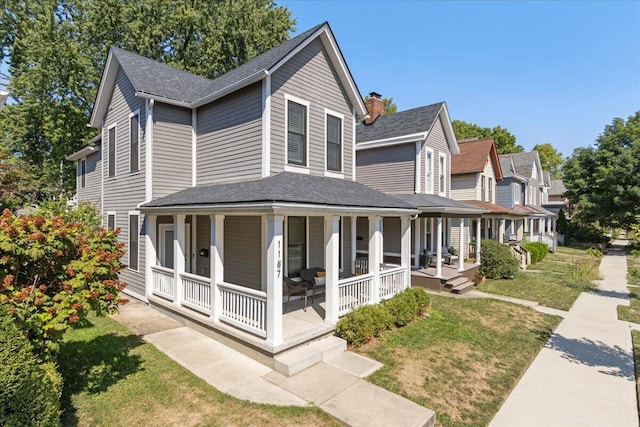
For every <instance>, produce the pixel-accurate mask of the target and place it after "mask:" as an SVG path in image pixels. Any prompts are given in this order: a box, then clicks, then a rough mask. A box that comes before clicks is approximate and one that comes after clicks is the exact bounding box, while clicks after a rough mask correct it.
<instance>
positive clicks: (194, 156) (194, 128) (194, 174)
mask: <svg viewBox="0 0 640 427" xmlns="http://www.w3.org/2000/svg"><path fill="white" fill-rule="evenodd" d="M197 150H198V110H196V109H195V108H194V109H193V110H191V186H192V187H195V186H196V184H197V178H198V163H197V161H198V151H197Z"/></svg>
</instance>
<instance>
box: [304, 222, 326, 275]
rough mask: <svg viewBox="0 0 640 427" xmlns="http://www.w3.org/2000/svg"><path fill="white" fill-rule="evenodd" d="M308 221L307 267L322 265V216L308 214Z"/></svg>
mask: <svg viewBox="0 0 640 427" xmlns="http://www.w3.org/2000/svg"><path fill="white" fill-rule="evenodd" d="M307 220H308V221H309V225H308V227H309V259H308V261H307V266H308V267H324V264H325V263H324V218H323V217H321V216H310V217H308V218H307Z"/></svg>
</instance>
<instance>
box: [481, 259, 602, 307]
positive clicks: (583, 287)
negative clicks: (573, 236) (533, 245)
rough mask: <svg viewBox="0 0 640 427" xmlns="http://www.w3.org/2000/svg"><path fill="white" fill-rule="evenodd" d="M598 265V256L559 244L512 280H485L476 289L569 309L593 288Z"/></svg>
mask: <svg viewBox="0 0 640 427" xmlns="http://www.w3.org/2000/svg"><path fill="white" fill-rule="evenodd" d="M599 265H600V259H599V258H596V257H592V256H588V255H587V254H586V250H585V249H577V248H565V247H559V248H558V252H557V253H555V254H548V255H547V257H546V258H545V259H544V260H543V261H541V262H539V263H537V264H533V265H530V266H529V269H528V270H529V271H520V272H518V273H517V274H516V276H515V277H514V278H513V279H512V280H487V281H486V282H485V283H484V284H483V285H480V286H479V287H478V289H479V290H481V291H484V292H489V293H493V294H498V295H506V296H511V297H515V298H521V299H525V300H530V301H537V302H538V303H540V304H541V305H544V306H546V307H552V308H557V309H560V310H569V309H570V308H571V306H572V305H573V303H574V302H575V300H576V299H577V298H578V296H579V295H580V293H581V292H590V291H592V290H594V289H595V285H594V284H593V280H596V279H597V278H598V266H599Z"/></svg>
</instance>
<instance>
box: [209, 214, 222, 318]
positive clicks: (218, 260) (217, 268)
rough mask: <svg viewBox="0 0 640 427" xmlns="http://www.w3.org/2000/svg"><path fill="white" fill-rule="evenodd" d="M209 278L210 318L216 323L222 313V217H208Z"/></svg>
mask: <svg viewBox="0 0 640 427" xmlns="http://www.w3.org/2000/svg"><path fill="white" fill-rule="evenodd" d="M209 221H210V223H211V228H210V232H209V272H210V274H209V276H210V278H211V318H212V319H213V320H214V321H215V322H217V321H218V320H219V319H220V312H221V311H222V297H221V295H220V289H219V288H218V283H220V282H224V215H209Z"/></svg>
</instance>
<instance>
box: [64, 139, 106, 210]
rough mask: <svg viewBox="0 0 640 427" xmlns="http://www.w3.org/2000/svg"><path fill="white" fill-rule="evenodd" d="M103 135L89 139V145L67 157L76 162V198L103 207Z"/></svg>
mask: <svg viewBox="0 0 640 427" xmlns="http://www.w3.org/2000/svg"><path fill="white" fill-rule="evenodd" d="M101 146H102V135H101V134H98V135H96V136H95V137H94V138H91V139H90V140H89V145H87V146H86V147H85V148H83V149H81V150H79V151H77V152H75V153H73V154H72V155H70V156H68V157H67V160H71V161H75V162H76V200H75V202H76V203H77V202H78V201H84V202H89V203H91V204H92V205H93V206H95V207H97V208H98V209H100V208H101V207H102V178H103V177H102V173H103V170H102V156H101V153H100V150H101Z"/></svg>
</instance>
